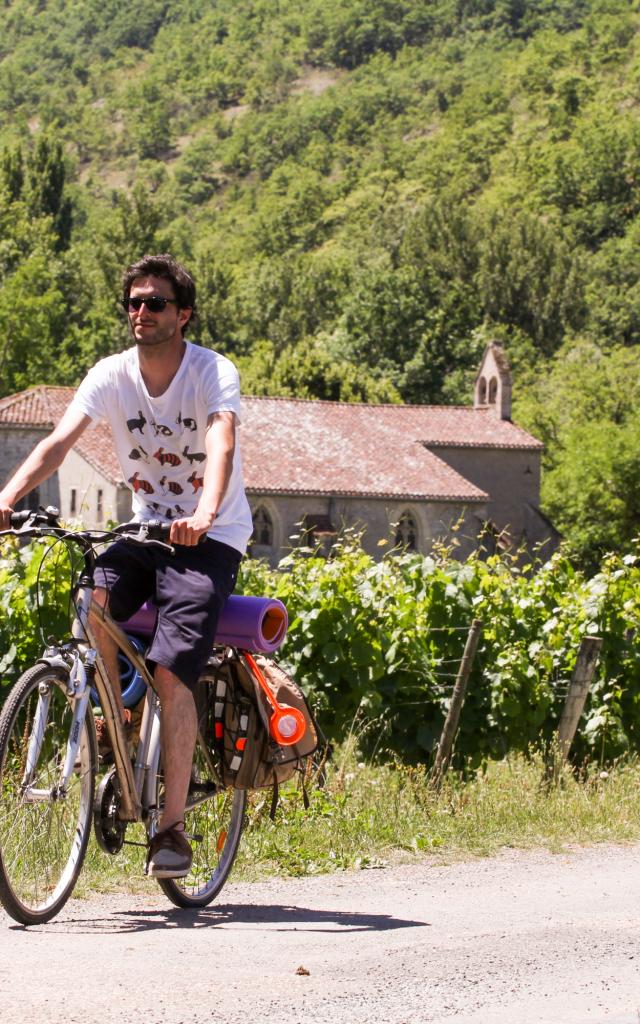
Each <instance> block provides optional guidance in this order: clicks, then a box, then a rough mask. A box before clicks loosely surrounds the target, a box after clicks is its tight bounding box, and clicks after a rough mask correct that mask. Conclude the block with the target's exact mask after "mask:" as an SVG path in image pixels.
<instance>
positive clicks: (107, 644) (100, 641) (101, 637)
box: [90, 587, 125, 725]
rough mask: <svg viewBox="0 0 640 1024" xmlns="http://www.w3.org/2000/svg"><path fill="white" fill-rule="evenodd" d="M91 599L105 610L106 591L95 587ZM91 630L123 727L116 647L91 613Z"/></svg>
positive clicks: (99, 621)
mask: <svg viewBox="0 0 640 1024" xmlns="http://www.w3.org/2000/svg"><path fill="white" fill-rule="evenodd" d="M93 599H94V601H95V602H96V604H99V605H100V607H101V608H105V607H106V606H107V604H108V601H109V594H108V592H107V591H106V590H103V589H102V588H100V587H97V588H96V589H95V590H94V592H93ZM90 624H91V629H92V631H93V634H94V636H95V638H96V644H97V647H98V651H99V652H100V657H101V658H102V660H103V661H104V666H105V668H106V670H107V674H108V676H109V682H110V683H111V689H112V690H113V693H114V696H115V698H116V704H117V705H118V711H119V712H120V721H121V722H122V724H123V725H124V721H125V715H124V704H123V703H122V691H121V689H120V668H119V666H118V645H117V644H116V642H115V640H114V639H113V638H112V637H110V636H109V634H108V633H107V631H106V629H105V628H104V626H103V624H102V622H101V620H100V618H99V616H97V615H94V614H93V613H91V619H90Z"/></svg>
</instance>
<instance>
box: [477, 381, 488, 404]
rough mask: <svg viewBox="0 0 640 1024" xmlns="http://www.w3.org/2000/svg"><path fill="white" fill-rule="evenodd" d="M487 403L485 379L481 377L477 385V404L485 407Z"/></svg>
mask: <svg viewBox="0 0 640 1024" xmlns="http://www.w3.org/2000/svg"><path fill="white" fill-rule="evenodd" d="M486 402H487V378H486V377H481V378H480V383H479V385H478V403H479V404H480V405H486Z"/></svg>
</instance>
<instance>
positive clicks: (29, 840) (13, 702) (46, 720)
mask: <svg viewBox="0 0 640 1024" xmlns="http://www.w3.org/2000/svg"><path fill="white" fill-rule="evenodd" d="M72 720H73V704H72V702H71V701H70V700H69V698H68V696H67V692H66V676H65V674H64V673H63V672H61V671H58V670H56V669H52V668H50V666H48V665H37V666H35V667H34V668H31V669H29V670H28V671H27V672H25V673H24V675H23V676H21V677H20V679H19V680H18V682H17V683H16V684H15V686H14V687H13V689H12V690H11V693H10V694H9V697H8V698H7V702H6V704H5V706H4V708H3V710H2V714H1V715H0V901H1V902H2V904H3V906H4V908H5V910H6V911H7V913H8V914H10V915H11V917H13V918H14V919H15V920H16V921H19V922H20V923H21V924H41V923H43V922H44V921H48V920H50V918H52V917H53V916H54V915H55V914H57V913H58V911H59V910H60V909H61V908H62V907H63V906H64V904H65V903H66V901H67V900H68V898H69V896H70V895H71V893H72V891H73V887H74V885H75V883H76V880H77V878H78V874H79V872H80V868H81V867H82V862H83V860H84V855H85V853H86V849H87V843H88V841H89V835H90V831H91V821H92V809H93V792H94V785H95V772H96V762H97V751H96V737H95V728H94V725H93V721H92V720H91V712H90V711H89V710H88V711H87V717H86V718H85V721H84V724H83V726H82V730H81V733H80V741H79V746H78V754H77V758H76V763H75V765H74V768H73V772H72V774H71V777H70V779H69V782H68V785H67V786H66V787H62V786H61V784H60V783H61V779H62V770H63V766H64V761H65V757H66V752H67V743H68V740H69V735H70V732H71V723H72Z"/></svg>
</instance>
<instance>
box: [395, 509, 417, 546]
mask: <svg viewBox="0 0 640 1024" xmlns="http://www.w3.org/2000/svg"><path fill="white" fill-rule="evenodd" d="M396 546H397V547H400V548H404V549H405V551H417V550H418V528H417V526H416V521H415V519H414V518H413V516H412V515H411V513H410V512H403V513H402V515H401V516H400V519H399V520H398V526H397V527H396Z"/></svg>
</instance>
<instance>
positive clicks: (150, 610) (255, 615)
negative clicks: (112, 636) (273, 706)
mask: <svg viewBox="0 0 640 1024" xmlns="http://www.w3.org/2000/svg"><path fill="white" fill-rule="evenodd" d="M155 623H156V609H155V607H154V605H153V604H151V603H150V602H149V603H147V604H143V605H142V608H139V609H138V611H137V612H136V613H135V615H132V617H131V618H130V619H129V620H128V621H127V622H125V623H121V625H122V626H123V627H124V629H125V630H126V631H127V632H130V633H136V634H138V635H140V636H151V634H152V633H153V629H154V626H155ZM288 624H289V620H288V617H287V609H286V608H285V606H284V605H283V603H282V601H278V600H277V598H271V597H243V596H241V595H239V594H232V595H231V597H230V598H229V600H228V601H227V603H226V605H225V606H224V608H223V609H222V612H221V613H220V618H219V620H218V629H217V632H216V642H217V643H219V644H228V645H229V646H230V647H242V648H243V649H244V650H247V651H254V652H256V653H257V654H270V653H271V652H272V651H275V650H277V649H278V647H280V645H281V643H282V641H283V640H284V638H285V636H286V633H287V626H288Z"/></svg>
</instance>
